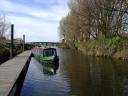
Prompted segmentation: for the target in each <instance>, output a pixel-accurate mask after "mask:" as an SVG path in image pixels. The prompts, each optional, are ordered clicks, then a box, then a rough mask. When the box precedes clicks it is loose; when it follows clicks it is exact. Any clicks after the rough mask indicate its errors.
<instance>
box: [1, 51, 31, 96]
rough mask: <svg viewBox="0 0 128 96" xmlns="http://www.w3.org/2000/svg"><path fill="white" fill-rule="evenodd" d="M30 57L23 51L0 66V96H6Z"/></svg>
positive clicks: (27, 52)
mask: <svg viewBox="0 0 128 96" xmlns="http://www.w3.org/2000/svg"><path fill="white" fill-rule="evenodd" d="M30 55H31V52H30V51H25V52H23V53H21V54H20V55H18V56H16V57H14V58H13V59H11V60H9V61H7V62H5V63H3V64H2V65H0V96H8V95H9V93H10V91H11V89H12V88H13V86H14V84H15V82H16V81H17V79H18V77H19V75H20V73H21V71H22V70H23V68H24V66H25V64H26V62H27V61H28V59H29V57H30Z"/></svg>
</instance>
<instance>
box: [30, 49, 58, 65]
mask: <svg viewBox="0 0 128 96" xmlns="http://www.w3.org/2000/svg"><path fill="white" fill-rule="evenodd" d="M32 54H33V57H34V58H35V59H37V60H38V61H39V62H41V63H42V64H58V63H59V57H58V56H57V51H56V48H45V49H41V48H36V49H33V50H32Z"/></svg>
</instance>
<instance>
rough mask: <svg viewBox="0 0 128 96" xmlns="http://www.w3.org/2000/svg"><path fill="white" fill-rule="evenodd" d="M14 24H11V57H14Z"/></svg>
mask: <svg viewBox="0 0 128 96" xmlns="http://www.w3.org/2000/svg"><path fill="white" fill-rule="evenodd" d="M13 41H14V24H11V45H10V58H12V57H13V46H14V42H13Z"/></svg>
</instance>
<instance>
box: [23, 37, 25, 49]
mask: <svg viewBox="0 0 128 96" xmlns="http://www.w3.org/2000/svg"><path fill="white" fill-rule="evenodd" d="M23 51H25V35H23Z"/></svg>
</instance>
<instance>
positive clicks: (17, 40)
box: [14, 38, 23, 43]
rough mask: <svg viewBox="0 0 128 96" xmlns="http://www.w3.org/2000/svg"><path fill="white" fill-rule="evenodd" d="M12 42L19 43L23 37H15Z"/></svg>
mask: <svg viewBox="0 0 128 96" xmlns="http://www.w3.org/2000/svg"><path fill="white" fill-rule="evenodd" d="M14 42H18V43H21V42H23V39H21V38H15V39H14Z"/></svg>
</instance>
